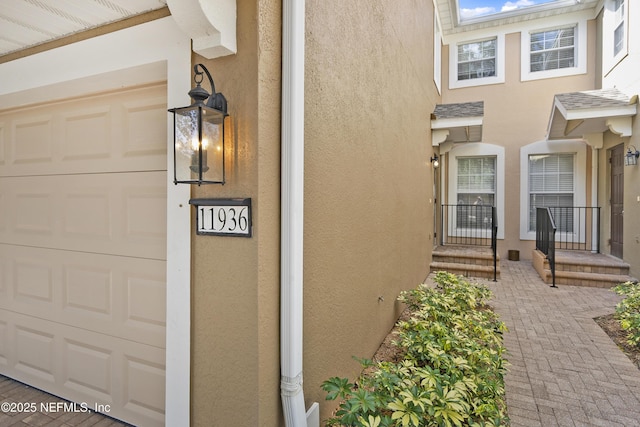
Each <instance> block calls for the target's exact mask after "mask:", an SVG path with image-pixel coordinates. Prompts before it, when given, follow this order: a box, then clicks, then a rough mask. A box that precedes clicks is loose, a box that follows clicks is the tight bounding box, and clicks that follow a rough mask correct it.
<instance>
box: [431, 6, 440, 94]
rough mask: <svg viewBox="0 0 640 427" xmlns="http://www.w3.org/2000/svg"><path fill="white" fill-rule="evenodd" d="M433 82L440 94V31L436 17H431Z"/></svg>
mask: <svg viewBox="0 0 640 427" xmlns="http://www.w3.org/2000/svg"><path fill="white" fill-rule="evenodd" d="M433 28H434V30H433V81H434V82H435V84H436V88H437V89H438V93H442V89H441V86H442V71H441V70H442V29H441V28H440V21H438V15H437V14H434V15H433Z"/></svg>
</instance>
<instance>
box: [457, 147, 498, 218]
mask: <svg viewBox="0 0 640 427" xmlns="http://www.w3.org/2000/svg"><path fill="white" fill-rule="evenodd" d="M457 182H458V185H457V197H458V201H457V205H458V212H457V227H458V228H482V229H486V228H489V227H490V225H491V222H490V221H491V207H492V206H495V198H496V158H495V157H493V156H491V157H489V156H487V157H484V156H483V157H458V176H457Z"/></svg>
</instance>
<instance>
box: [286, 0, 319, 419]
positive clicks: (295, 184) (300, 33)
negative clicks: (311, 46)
mask: <svg viewBox="0 0 640 427" xmlns="http://www.w3.org/2000/svg"><path fill="white" fill-rule="evenodd" d="M282 7H283V11H282V131H281V132H282V136H281V145H282V147H281V151H282V152H281V156H282V158H281V162H282V164H281V182H282V184H281V186H282V187H281V249H280V250H281V255H280V395H281V397H282V408H283V412H284V420H285V425H286V426H287V427H312V426H319V425H320V420H319V412H318V404H317V403H314V404H313V405H312V407H311V409H310V410H309V414H307V412H306V410H305V403H304V392H303V388H302V335H303V333H302V331H303V330H302V320H303V308H302V304H303V232H304V42H305V0H284V1H283V3H282ZM307 419H308V420H309V421H307ZM307 423H308V424H307Z"/></svg>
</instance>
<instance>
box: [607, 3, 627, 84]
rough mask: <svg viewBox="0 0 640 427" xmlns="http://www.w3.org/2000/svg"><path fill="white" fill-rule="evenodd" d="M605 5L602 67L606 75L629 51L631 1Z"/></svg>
mask: <svg viewBox="0 0 640 427" xmlns="http://www.w3.org/2000/svg"><path fill="white" fill-rule="evenodd" d="M604 4H605V8H604V16H603V18H602V65H603V71H604V74H605V75H606V74H607V73H608V72H609V71H610V70H612V69H613V68H614V67H615V66H616V65H617V64H618V63H619V62H620V61H621V60H622V59H623V58H624V57H625V56H626V55H627V53H628V51H629V46H628V42H629V40H628V37H629V0H605V2H604Z"/></svg>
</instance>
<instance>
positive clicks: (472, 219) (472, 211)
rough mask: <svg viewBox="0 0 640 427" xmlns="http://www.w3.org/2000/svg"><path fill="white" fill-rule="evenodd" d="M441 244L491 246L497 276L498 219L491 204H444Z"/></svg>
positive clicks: (494, 273) (494, 272)
mask: <svg viewBox="0 0 640 427" xmlns="http://www.w3.org/2000/svg"><path fill="white" fill-rule="evenodd" d="M441 209H442V210H441V215H440V218H441V221H440V245H463V246H489V247H490V248H491V250H492V252H493V280H494V281H496V280H497V279H496V277H497V259H498V239H497V236H498V221H497V213H496V208H495V207H494V206H489V205H465V204H459V205H442V206H441Z"/></svg>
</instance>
